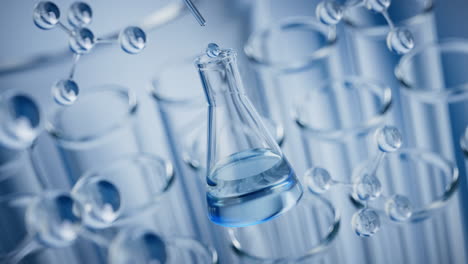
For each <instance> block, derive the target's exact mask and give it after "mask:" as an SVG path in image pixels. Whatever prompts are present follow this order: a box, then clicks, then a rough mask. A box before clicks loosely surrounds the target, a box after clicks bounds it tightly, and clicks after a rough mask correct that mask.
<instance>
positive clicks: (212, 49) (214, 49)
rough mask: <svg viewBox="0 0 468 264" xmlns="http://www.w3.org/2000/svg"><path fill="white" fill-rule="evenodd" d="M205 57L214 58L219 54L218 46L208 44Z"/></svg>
mask: <svg viewBox="0 0 468 264" xmlns="http://www.w3.org/2000/svg"><path fill="white" fill-rule="evenodd" d="M205 52H206V55H208V57H210V58H216V57H218V55H219V54H220V53H221V49H220V48H219V46H218V44H216V43H210V44H208V47H207V48H206V51H205Z"/></svg>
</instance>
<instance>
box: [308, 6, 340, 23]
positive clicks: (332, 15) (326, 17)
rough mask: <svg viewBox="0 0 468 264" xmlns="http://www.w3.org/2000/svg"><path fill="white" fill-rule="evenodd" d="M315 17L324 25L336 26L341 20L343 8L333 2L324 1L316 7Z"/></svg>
mask: <svg viewBox="0 0 468 264" xmlns="http://www.w3.org/2000/svg"><path fill="white" fill-rule="evenodd" d="M315 15H316V16H317V18H318V20H319V21H320V22H322V23H323V24H325V25H329V26H332V25H336V24H338V23H339V22H340V21H341V19H342V18H343V7H342V6H341V5H340V4H339V3H337V2H335V1H328V0H325V1H323V2H320V3H319V4H318V5H317V8H316V9H315Z"/></svg>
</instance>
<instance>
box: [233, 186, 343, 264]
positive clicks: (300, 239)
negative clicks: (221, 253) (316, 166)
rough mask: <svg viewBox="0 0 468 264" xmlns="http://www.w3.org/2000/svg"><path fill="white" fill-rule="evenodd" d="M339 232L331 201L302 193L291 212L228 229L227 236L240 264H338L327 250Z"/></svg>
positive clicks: (334, 256)
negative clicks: (299, 226)
mask: <svg viewBox="0 0 468 264" xmlns="http://www.w3.org/2000/svg"><path fill="white" fill-rule="evenodd" d="M293 223H301V228H300V229H295V228H292V225H293ZM341 228H342V226H341V219H340V215H339V213H338V211H337V210H336V209H335V207H334V206H333V204H332V203H331V202H330V201H328V200H327V199H325V198H323V197H320V196H317V195H314V194H312V193H304V196H303V198H302V199H301V200H300V201H299V203H298V205H297V206H296V207H295V208H293V209H292V210H291V211H290V212H288V213H286V214H284V215H282V216H280V217H278V218H276V219H274V220H271V221H268V222H265V223H261V224H257V225H252V226H248V227H239V228H230V229H229V230H228V232H229V235H230V238H231V245H232V248H233V250H234V252H235V253H236V255H237V256H238V257H239V259H240V260H241V263H258V264H270V263H271V264H273V263H304V264H305V263H312V262H313V263H328V261H329V262H330V263H339V261H338V260H337V256H336V255H334V254H332V253H331V252H329V251H328V249H330V247H332V246H333V243H334V241H335V240H336V238H337V237H338V236H339V233H340V232H341V230H340V229H341ZM279 230H281V232H279Z"/></svg>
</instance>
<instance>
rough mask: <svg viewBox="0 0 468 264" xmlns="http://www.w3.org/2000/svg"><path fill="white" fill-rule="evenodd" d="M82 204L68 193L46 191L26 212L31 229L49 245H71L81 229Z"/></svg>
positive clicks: (40, 239)
mask: <svg viewBox="0 0 468 264" xmlns="http://www.w3.org/2000/svg"><path fill="white" fill-rule="evenodd" d="M81 210H82V207H81V205H80V204H79V203H78V202H76V201H75V200H74V199H73V198H72V197H70V196H69V195H68V194H66V193H58V192H53V193H46V194H45V195H43V196H41V197H40V198H39V199H37V200H35V201H34V202H33V203H32V204H31V205H30V206H29V207H28V210H27V213H26V223H27V225H28V228H29V231H30V232H31V233H33V234H35V235H36V237H37V239H38V240H39V242H41V243H42V244H44V245H45V246H47V247H64V246H68V245H70V244H71V243H72V242H73V241H74V240H75V239H76V237H77V236H78V233H79V231H80V229H81V223H82V221H81Z"/></svg>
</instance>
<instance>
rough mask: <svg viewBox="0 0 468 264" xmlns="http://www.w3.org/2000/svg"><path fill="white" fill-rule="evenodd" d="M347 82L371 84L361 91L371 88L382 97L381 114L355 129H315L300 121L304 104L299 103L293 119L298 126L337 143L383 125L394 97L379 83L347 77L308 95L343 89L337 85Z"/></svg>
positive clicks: (334, 80) (309, 132)
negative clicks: (300, 109) (335, 88)
mask: <svg viewBox="0 0 468 264" xmlns="http://www.w3.org/2000/svg"><path fill="white" fill-rule="evenodd" d="M346 82H352V83H356V82H357V83H366V84H370V85H364V86H360V89H362V88H363V87H364V88H370V89H372V90H371V91H370V93H371V94H374V95H376V96H378V97H380V99H381V101H382V106H381V107H380V111H379V113H378V114H377V115H374V116H373V117H372V118H370V119H368V120H366V121H365V122H362V124H359V125H357V126H354V127H348V128H340V129H315V128H313V127H311V126H310V125H308V124H306V123H305V122H303V121H301V120H300V117H299V114H298V112H299V109H298V108H299V107H300V106H301V105H302V104H301V103H300V102H299V103H297V104H296V107H295V109H293V119H294V121H295V122H296V125H297V126H298V127H299V128H301V130H302V131H304V132H306V133H307V134H308V135H310V136H314V137H318V138H321V139H325V140H337V141H340V140H346V139H347V138H349V137H352V136H358V135H364V134H366V133H368V132H369V131H371V130H373V129H375V128H377V127H379V126H380V125H382V124H383V122H384V120H385V118H386V116H387V114H388V113H389V110H390V109H391V105H392V101H393V97H392V91H391V88H390V87H388V86H387V85H385V84H383V83H381V82H379V81H375V80H371V79H366V78H362V77H359V76H346V77H343V78H340V79H329V80H326V81H323V82H322V83H321V84H319V85H317V86H316V87H317V88H312V89H311V90H310V91H308V93H311V92H315V91H317V90H328V89H326V88H327V87H342V86H341V85H338V86H337V84H343V83H346ZM377 89H381V91H377Z"/></svg>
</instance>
